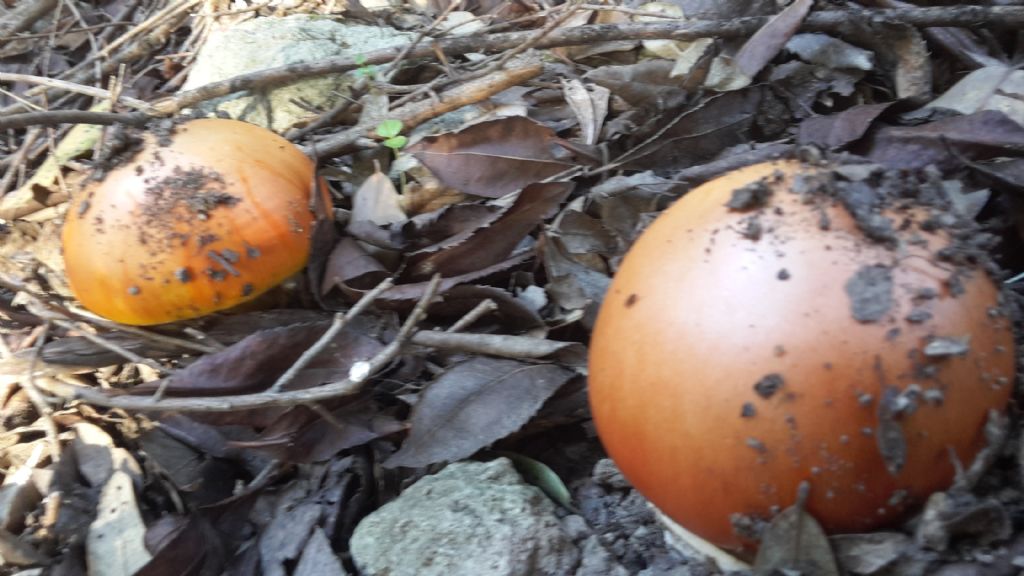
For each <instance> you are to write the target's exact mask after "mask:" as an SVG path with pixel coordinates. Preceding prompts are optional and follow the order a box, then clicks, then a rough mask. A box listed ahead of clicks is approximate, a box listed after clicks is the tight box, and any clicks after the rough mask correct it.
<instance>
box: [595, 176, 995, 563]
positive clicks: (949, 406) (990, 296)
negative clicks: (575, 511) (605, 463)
mask: <svg viewBox="0 0 1024 576" xmlns="http://www.w3.org/2000/svg"><path fill="white" fill-rule="evenodd" d="M808 174H811V175H813V174H819V175H821V174H827V170H824V169H820V168H812V167H810V166H807V165H804V164H801V163H799V162H797V161H786V162H776V163H768V164H760V165H756V166H751V167H748V168H745V169H742V170H738V171H735V172H733V173H730V174H728V175H726V176H723V177H721V178H719V179H717V180H714V181H712V182H709V183H707V184H705V185H703V186H700V187H698V188H696V189H694V190H692V191H691V192H689V193H688V194H687V195H686V196H684V197H683V198H682V199H681V200H679V201H678V202H677V203H676V204H674V205H673V206H671V207H670V208H669V209H668V210H666V211H665V213H664V214H662V215H661V216H660V217H659V218H658V219H657V220H655V222H654V223H653V224H652V225H651V226H650V227H649V228H648V229H647V230H646V231H645V232H644V233H643V234H642V235H641V237H640V238H639V239H638V241H637V242H636V244H635V245H634V246H633V247H632V249H631V250H630V251H629V252H628V253H627V255H626V257H625V259H624V260H623V262H622V265H621V267H620V269H619V270H618V271H617V273H616V276H615V278H614V280H613V282H612V284H611V286H610V288H609V290H608V293H607V296H606V299H605V301H604V303H603V305H602V308H601V311H600V314H599V316H598V319H597V323H596V326H595V329H594V332H593V337H592V340H591V344H590V376H589V378H590V382H589V386H590V400H591V408H592V411H593V417H594V421H595V424H596V427H597V431H598V434H599V436H600V438H601V440H602V442H603V444H604V446H605V447H606V449H607V451H608V453H609V454H610V456H611V457H612V459H613V460H614V461H615V462H616V463H617V464H618V466H619V467H620V468H621V470H622V471H623V473H624V474H625V476H626V477H627V478H628V479H629V480H630V481H631V482H632V483H633V484H634V485H635V486H636V488H637V489H638V490H639V491H640V492H641V493H643V494H644V495H645V496H646V497H648V498H649V499H650V500H651V501H652V502H653V503H654V504H655V505H656V506H658V507H659V508H660V509H661V510H662V511H663V512H665V513H666V514H667V515H669V516H670V517H671V518H673V519H674V520H675V521H676V522H678V523H679V524H680V525H682V526H683V527H684V528H686V529H688V530H690V531H691V532H693V533H695V534H697V535H698V536H701V537H703V538H705V539H707V540H709V541H711V542H712V543H714V544H717V545H719V546H721V547H725V548H731V549H737V550H738V549H744V548H746V549H748V550H749V549H750V547H752V546H755V545H756V544H755V543H754V541H752V540H751V539H750V538H749V536H748V535H745V534H744V533H743V529H742V527H743V526H744V525H746V526H749V525H750V523H749V522H747V521H748V520H756V519H769V518H770V517H772V515H773V514H775V513H777V512H778V511H779V510H781V509H783V508H785V507H787V506H789V505H791V504H793V502H794V500H795V498H796V494H797V490H798V487H799V485H800V483H801V482H803V481H807V482H809V483H810V487H811V491H810V498H809V501H808V511H809V512H810V513H811V514H812V515H814V516H815V517H816V518H817V519H818V520H819V521H820V522H821V523H822V525H823V527H824V528H825V529H826V530H827V531H829V532H858V531H867V530H871V529H874V528H877V527H880V526H883V525H886V524H891V523H893V522H896V521H898V520H900V519H903V518H905V517H906V515H907V514H908V513H909V512H912V511H913V510H915V509H916V507H917V506H918V505H920V504H921V503H922V502H923V500H924V499H925V498H927V496H928V495H929V494H930V493H932V492H934V491H937V490H942V489H945V488H948V487H949V486H950V484H951V483H952V480H953V476H954V464H953V457H955V458H956V459H958V460H959V461H960V462H961V463H964V464H965V465H966V464H969V463H970V462H971V460H972V459H973V457H974V456H975V454H976V453H977V452H978V451H979V449H980V448H982V447H983V446H984V442H985V438H984V434H983V428H984V425H985V422H986V420H987V418H988V417H989V413H990V411H992V410H996V411H1001V410H1003V409H1004V408H1005V407H1006V405H1007V402H1008V400H1009V397H1010V393H1011V389H1012V387H1013V384H1012V382H1013V376H1014V367H1015V364H1014V344H1013V335H1012V331H1011V325H1010V324H1011V323H1010V321H1009V319H1008V318H1007V317H1006V316H1005V314H1004V313H1003V312H1002V310H1001V309H1000V307H999V303H1000V298H999V292H998V289H997V286H996V284H995V283H994V282H993V280H992V279H991V278H990V277H989V276H988V275H987V274H986V273H985V272H984V271H983V270H981V269H980V268H971V267H970V266H969V265H967V264H953V263H949V262H940V261H938V259H937V258H936V256H935V254H936V252H937V251H938V250H940V249H942V248H943V247H946V246H947V245H949V243H950V236H949V234H947V233H946V232H945V231H941V230H939V229H936V228H935V227H934V226H933V225H932V224H934V221H932V222H930V223H926V220H928V219H929V217H930V216H931V215H933V213H932V212H931V211H930V209H927V208H908V209H903V210H899V211H896V212H891V213H888V212H887V213H886V215H887V216H888V217H890V218H891V221H892V223H893V225H894V226H893V228H894V231H893V234H894V235H895V238H896V240H897V241H896V242H895V243H892V242H889V243H883V242H878V241H873V240H869V239H868V238H867V237H866V236H865V234H864V233H863V232H862V229H861V228H858V225H857V223H856V221H855V219H854V218H853V217H852V216H851V214H850V212H849V211H848V210H847V209H846V208H845V207H843V206H842V205H840V203H839V202H838V201H836V200H834V199H833V198H829V197H827V196H823V197H811V196H809V195H806V194H798V193H796V192H794V189H797V190H803V189H805V188H808V187H809V186H808V181H807V180H806V175H808ZM754 183H761V184H758V186H762V185H763V186H764V187H765V188H767V189H770V191H771V194H770V196H769V197H768V199H767V200H766V202H765V204H764V205H763V206H762V207H760V208H757V209H754V210H736V209H730V208H729V207H728V206H727V204H728V203H730V200H731V199H732V198H733V193H734V191H735V190H737V189H739V188H742V187H744V186H747V185H751V184H754ZM940 228H941V227H940Z"/></svg>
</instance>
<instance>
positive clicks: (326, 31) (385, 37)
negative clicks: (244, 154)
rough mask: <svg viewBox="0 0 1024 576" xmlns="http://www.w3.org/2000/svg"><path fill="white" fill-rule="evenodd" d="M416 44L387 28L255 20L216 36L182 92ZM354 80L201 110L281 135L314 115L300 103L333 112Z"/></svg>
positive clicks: (313, 82)
mask: <svg viewBox="0 0 1024 576" xmlns="http://www.w3.org/2000/svg"><path fill="white" fill-rule="evenodd" d="M411 39H412V35H410V34H408V33H404V32H399V31H397V30H395V29H393V28H388V27H386V26H364V25H360V24H343V23H340V22H336V21H334V20H330V19H327V18H323V17H318V16H311V15H307V14H296V15H293V16H287V17H284V18H275V17H266V18H254V19H252V20H246V21H245V22H242V23H241V24H238V25H236V26H232V27H231V28H226V29H223V30H217V31H214V32H212V33H211V34H210V37H209V38H208V39H207V40H206V42H205V43H204V44H203V47H202V48H201V49H200V51H199V54H198V55H197V56H196V62H195V65H194V66H193V67H192V71H191V72H190V73H189V76H188V80H187V81H186V82H185V85H184V86H183V89H184V90H189V89H192V88H198V87H199V86H202V85H204V84H209V83H210V82H215V81H218V80H224V79H227V78H231V77H233V76H237V75H239V74H244V73H247V72H255V71H257V70H263V69H266V68H273V67H275V66H283V65H286V64H294V63H298V62H320V61H322V60H324V59H326V58H332V57H336V56H358V55H360V54H365V53H367V52H370V51H373V50H377V49H380V48H386V47H388V46H393V45H395V44H402V43H406V42H409V41H410V40H411ZM354 79H355V78H354V76H353V75H351V74H348V75H346V74H328V75H320V76H315V77H310V78H304V79H301V80H298V81H296V82H293V83H291V84H287V85H285V86H279V87H275V88H271V89H268V90H267V91H265V92H263V93H261V94H259V95H257V96H258V97H253V96H252V95H247V94H246V93H238V94H233V95H230V96H225V97H223V98H217V99H214V100H210V101H208V102H204V103H202V104H200V105H199V106H197V109H198V111H199V112H201V113H203V114H207V115H213V114H215V113H216V112H217V111H220V112H223V113H227V114H228V115H229V116H231V117H232V118H237V119H239V120H245V121H247V122H252V123H253V124H259V125H260V126H263V127H267V128H271V129H272V130H275V131H277V132H282V131H284V130H286V129H288V128H290V127H292V126H294V125H296V124H302V123H303V122H304V121H306V120H308V119H309V118H311V117H313V116H314V115H315V113H314V112H310V111H309V110H308V109H306V108H305V107H303V106H300V105H298V104H296V103H295V102H297V101H298V102H304V103H306V105H307V106H311V107H313V108H314V109H321V110H325V109H330V108H331V107H333V106H334V105H335V104H337V103H338V102H340V101H341V100H342V99H343V98H344V97H345V96H347V93H348V89H347V86H348V85H349V84H350V83H351V82H352V81H353V80H354Z"/></svg>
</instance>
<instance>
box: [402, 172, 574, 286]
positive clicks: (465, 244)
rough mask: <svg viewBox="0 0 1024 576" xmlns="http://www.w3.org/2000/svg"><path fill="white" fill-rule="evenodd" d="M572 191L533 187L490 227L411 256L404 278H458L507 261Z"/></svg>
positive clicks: (557, 185) (553, 185)
mask: <svg viewBox="0 0 1024 576" xmlns="http://www.w3.org/2000/svg"><path fill="white" fill-rule="evenodd" d="M572 188H573V184H572V183H569V182H548V183H543V184H542V183H536V184H530V185H529V186H527V187H526V189H524V190H523V191H522V192H520V193H519V196H518V197H516V199H515V201H514V202H513V203H512V205H511V206H509V207H508V208H507V209H506V210H505V211H504V212H502V213H501V215H500V216H498V218H496V219H495V220H494V221H493V222H491V223H490V224H489V225H487V226H484V227H482V228H478V229H476V230H473V231H470V232H468V233H466V234H463V235H462V236H460V237H456V238H454V239H451V240H449V241H446V242H445V243H444V244H443V246H442V247H440V248H435V247H430V248H426V249H424V250H421V251H420V252H417V253H413V254H410V255H409V257H408V261H407V265H408V269H407V271H406V273H405V274H404V277H405V278H406V279H409V280H422V279H425V278H429V277H430V276H433V275H434V274H440V275H441V276H443V277H451V276H459V275H462V274H469V273H471V272H474V271H476V270H480V269H481V268H485V267H487V266H490V265H492V264H495V263H497V262H500V261H502V260H504V259H505V258H507V257H508V255H509V254H511V253H512V251H513V250H514V249H515V247H516V246H517V245H518V244H519V243H520V242H521V241H522V240H523V238H524V237H525V236H526V235H527V234H529V233H530V232H531V231H532V230H533V229H534V228H536V227H537V225H538V224H540V222H541V221H542V220H543V219H545V218H547V217H550V216H552V215H553V213H554V211H555V210H556V209H557V208H558V206H559V205H560V204H561V203H562V202H563V201H564V200H565V199H566V198H567V197H568V196H569V193H570V192H571V191H572Z"/></svg>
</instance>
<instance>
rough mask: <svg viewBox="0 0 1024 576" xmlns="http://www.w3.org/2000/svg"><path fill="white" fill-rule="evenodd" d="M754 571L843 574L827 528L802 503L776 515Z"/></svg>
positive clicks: (764, 536) (825, 575) (761, 575)
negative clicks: (823, 528)
mask: <svg viewBox="0 0 1024 576" xmlns="http://www.w3.org/2000/svg"><path fill="white" fill-rule="evenodd" d="M754 573H755V574H757V575H758V576H771V575H773V574H780V573H781V574H787V573H796V574H814V575H815V576H840V572H839V567H838V566H837V565H836V559H835V556H834V555H833V553H832V548H831V546H829V543H828V537H827V536H825V531H824V530H822V528H821V525H820V524H818V521H817V520H815V519H814V518H813V517H812V516H811V515H810V514H808V513H807V512H806V511H804V509H803V506H802V505H801V504H799V503H798V504H796V505H794V506H790V507H789V508H786V509H785V510H783V511H782V512H781V513H779V514H778V515H777V516H775V518H773V519H772V521H771V523H770V524H769V525H768V528H767V529H766V530H765V531H764V533H763V534H762V537H761V545H760V547H759V548H758V550H757V557H756V558H755V560H754Z"/></svg>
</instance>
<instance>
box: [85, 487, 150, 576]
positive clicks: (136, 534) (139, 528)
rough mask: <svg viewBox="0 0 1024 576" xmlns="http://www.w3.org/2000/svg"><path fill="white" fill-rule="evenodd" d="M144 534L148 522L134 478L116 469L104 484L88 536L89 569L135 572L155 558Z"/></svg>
mask: <svg viewBox="0 0 1024 576" xmlns="http://www.w3.org/2000/svg"><path fill="white" fill-rule="evenodd" d="M145 535H146V524H145V523H144V522H143V521H142V515H141V514H140V513H139V505H138V502H137V501H136V499H135V487H134V485H133V483H132V478H131V476H129V475H128V474H127V473H125V472H123V471H121V470H115V471H114V473H113V474H111V476H110V478H109V479H108V480H107V483H106V484H105V485H104V486H103V489H102V492H101V493H100V499H99V502H98V503H97V505H96V519H95V520H93V521H92V523H91V524H90V525H89V533H88V534H87V535H86V537H85V549H86V557H87V559H88V564H89V570H90V572H91V573H93V574H104V575H109V576H134V575H135V574H136V573H137V572H138V571H139V570H140V569H141V568H142V567H143V566H145V565H146V564H147V563H148V562H149V561H150V559H151V558H152V555H151V554H150V553H149V551H148V550H147V549H146V545H145Z"/></svg>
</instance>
